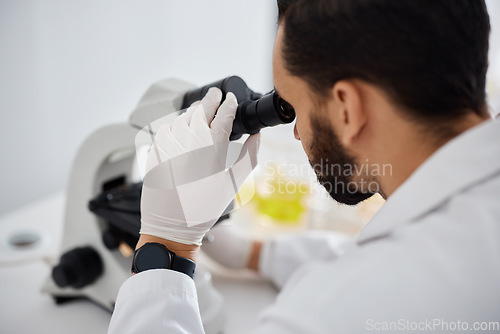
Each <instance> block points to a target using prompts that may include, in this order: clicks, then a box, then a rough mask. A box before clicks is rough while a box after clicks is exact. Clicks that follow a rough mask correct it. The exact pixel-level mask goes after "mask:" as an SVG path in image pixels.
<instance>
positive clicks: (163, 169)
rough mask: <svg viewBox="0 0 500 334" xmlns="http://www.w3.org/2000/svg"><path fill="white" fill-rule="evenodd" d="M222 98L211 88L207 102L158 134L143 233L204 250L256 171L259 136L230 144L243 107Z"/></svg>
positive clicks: (151, 155)
mask: <svg viewBox="0 0 500 334" xmlns="http://www.w3.org/2000/svg"><path fill="white" fill-rule="evenodd" d="M221 98H222V93H221V91H220V90H219V89H217V88H211V89H210V90H209V91H208V93H207V95H206V96H205V97H204V98H203V99H202V101H201V103H197V104H193V105H192V106H191V107H190V108H188V110H187V111H186V112H185V113H184V114H182V115H180V116H178V117H177V118H176V119H175V121H174V122H173V124H171V125H170V124H168V125H167V124H165V125H162V126H160V128H159V129H158V131H157V133H156V135H155V138H154V139H155V140H154V143H153V145H152V147H151V149H150V151H149V154H148V162H147V166H146V175H145V177H144V183H143V188H142V198H141V232H140V233H141V234H148V235H153V236H156V237H159V238H163V239H168V240H172V241H176V242H180V243H184V244H195V245H201V240H202V239H203V236H204V235H205V233H206V232H207V231H208V230H209V229H210V228H211V227H212V226H213V224H214V223H215V222H216V221H217V219H218V218H219V217H220V216H221V214H222V213H223V212H224V210H225V209H226V207H227V206H228V205H229V204H230V203H231V200H232V199H233V198H234V196H235V195H236V193H237V192H238V189H239V188H240V186H241V185H242V184H243V182H244V181H245V179H246V178H247V176H248V175H249V174H250V173H251V171H252V170H253V168H254V167H255V166H256V164H257V152H258V148H259V142H260V136H259V134H256V135H252V136H250V137H249V138H248V139H247V140H246V142H245V143H244V145H243V147H241V145H239V144H238V143H230V141H229V135H230V134H231V130H232V124H233V121H234V117H235V113H236V109H237V106H238V103H237V101H236V97H235V96H234V94H232V93H228V94H227V95H226V99H225V101H224V103H222V105H221V106H220V107H219V104H220V100H221ZM218 107H219V108H218ZM217 108H218V109H217ZM216 113H217V115H215V114H216ZM214 116H215V118H214ZM238 145H239V146H238ZM235 147H237V148H238V150H237V152H236V153H237V156H238V158H237V159H236V161H234V158H232V157H231V153H233V155H234V153H235Z"/></svg>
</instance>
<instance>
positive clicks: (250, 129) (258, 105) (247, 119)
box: [182, 76, 295, 140]
mask: <svg viewBox="0 0 500 334" xmlns="http://www.w3.org/2000/svg"><path fill="white" fill-rule="evenodd" d="M210 87H218V88H219V89H220V90H221V91H222V93H223V97H222V99H223V100H224V99H225V96H226V94H227V93H228V92H232V93H233V94H234V95H235V96H236V98H237V100H238V103H239V104H238V109H237V110H236V116H235V119H234V123H233V129H232V132H231V136H230V139H231V140H236V139H238V138H240V137H241V136H242V135H243V134H245V133H247V134H254V133H257V132H259V131H260V130H261V129H262V128H265V127H269V126H275V125H279V124H287V123H291V122H293V120H294V119H295V110H294V109H293V107H292V106H291V105H290V104H289V103H288V102H286V101H285V100H283V99H282V98H281V97H280V96H279V95H278V93H276V92H275V91H274V90H273V91H271V92H270V93H268V94H266V95H264V96H262V95H260V94H257V93H255V92H253V91H252V90H251V89H249V88H248V86H247V85H246V83H245V82H244V81H243V80H242V79H241V78H240V77H236V76H233V77H228V78H226V79H223V80H220V81H217V82H214V83H212V84H208V85H206V86H203V87H200V88H197V89H194V90H192V91H189V92H187V93H186V94H185V95H184V101H183V105H182V108H183V109H184V108H187V107H189V106H190V105H191V104H192V103H193V102H195V101H197V100H201V99H202V98H203V96H205V94H206V93H207V91H208V89H209V88H210Z"/></svg>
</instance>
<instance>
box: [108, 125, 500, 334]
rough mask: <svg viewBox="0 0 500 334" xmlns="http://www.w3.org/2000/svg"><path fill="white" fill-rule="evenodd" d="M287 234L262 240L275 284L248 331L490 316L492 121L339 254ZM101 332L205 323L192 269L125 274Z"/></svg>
mask: <svg viewBox="0 0 500 334" xmlns="http://www.w3.org/2000/svg"><path fill="white" fill-rule="evenodd" d="M332 219H335V217H332ZM306 239H307V238H306ZM297 240H300V241H297ZM297 240H294V239H293V238H279V239H276V240H274V241H272V242H269V243H267V244H266V245H265V247H264V248H263V252H262V254H261V266H262V268H261V269H262V274H263V275H264V276H266V277H268V278H270V279H272V280H273V281H274V282H275V283H276V284H277V285H278V286H281V285H284V286H283V289H282V290H281V292H280V294H279V296H278V297H277V299H276V301H275V303H274V304H273V305H271V306H270V307H268V308H267V309H265V310H263V311H262V313H261V314H260V316H259V317H258V319H256V326H255V328H254V331H253V332H254V333H258V334H264V333H266V334H280V333H307V334H313V333H342V334H345V333H359V332H366V331H371V332H384V329H388V330H386V331H385V332H397V331H404V330H405V331H406V332H411V330H412V328H413V332H419V333H423V332H440V331H443V330H444V331H446V329H447V328H448V330H450V329H453V326H455V328H456V326H466V325H467V326H468V328H469V329H471V328H473V326H485V325H484V323H481V322H500V122H498V121H497V122H494V121H489V122H486V123H484V124H482V125H479V126H476V127H474V128H473V129H471V130H469V131H467V132H466V133H464V134H462V135H460V136H459V137H457V138H455V139H453V140H452V141H450V142H448V143H447V144H446V145H445V146H443V147H442V148H440V149H439V150H438V151H437V152H436V153H435V154H433V155H432V156H431V157H430V158H429V159H428V160H427V161H425V162H424V163H423V164H422V165H421V166H420V167H419V168H418V169H417V170H416V171H415V172H414V173H413V174H412V175H411V177H410V178H409V179H408V180H407V181H406V182H405V183H404V184H403V185H401V186H400V187H399V188H398V189H397V190H396V191H395V192H394V194H393V195H392V196H391V197H390V198H389V199H388V200H387V202H386V203H385V205H384V206H383V208H382V209H381V210H380V212H379V213H378V214H377V215H376V216H375V217H374V218H373V219H372V221H371V222H370V223H368V224H367V226H366V227H365V228H364V229H363V230H362V231H361V233H360V235H359V237H358V239H357V241H356V242H355V243H353V244H352V246H351V247H349V248H348V249H347V251H346V252H345V253H344V254H343V255H342V256H340V257H338V256H337V250H336V249H335V248H334V247H331V248H329V247H328V242H310V240H309V241H308V240H305V239H304V238H303V239H300V237H299V239H297ZM304 240H305V241H304ZM294 254H301V256H300V255H299V256H298V257H295V255H294ZM297 258H298V259H299V260H297ZM301 262H302V263H301ZM301 264H302V265H301ZM292 272H293V274H292V275H291V273H292ZM476 322H477V323H476ZM439 323H440V325H439ZM494 325H495V324H490V326H494ZM391 326H392V327H391ZM431 326H434V327H431ZM446 326H448V327H446ZM462 329H463V328H462ZM457 332H461V331H457ZM475 332H478V331H475ZM109 333H120V334H126V333H203V329H202V324H201V320H200V314H199V311H198V305H197V299H196V290H195V286H194V283H193V281H192V280H191V279H190V278H189V277H187V276H186V275H184V274H181V273H177V272H174V271H170V270H153V271H147V272H144V273H141V274H138V275H135V276H134V277H131V278H129V279H128V280H127V281H126V282H125V283H124V284H123V286H122V287H121V289H120V292H119V295H118V299H117V302H116V308H115V312H114V314H113V317H112V320H111V324H110V327H109Z"/></svg>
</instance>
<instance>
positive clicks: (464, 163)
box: [110, 0, 500, 333]
mask: <svg viewBox="0 0 500 334" xmlns="http://www.w3.org/2000/svg"><path fill="white" fill-rule="evenodd" d="M278 6H279V9H280V16H279V28H278V33H277V36H276V43H275V49H274V55H273V71H274V73H273V74H274V83H275V87H276V90H277V92H278V93H279V94H280V96H281V97H282V98H283V99H284V100H286V101H288V103H290V104H291V106H292V107H293V108H294V109H295V112H296V114H297V121H296V126H295V130H294V132H295V137H296V138H297V139H298V140H300V141H301V143H302V146H303V148H304V151H305V152H306V154H307V155H308V157H309V160H310V161H311V165H312V166H313V167H314V169H315V171H316V173H317V174H318V179H319V181H320V183H322V184H324V185H325V187H327V189H329V190H330V193H331V196H332V197H333V198H334V199H335V200H337V201H339V202H342V203H346V204H351V205H352V204H356V203H359V202H360V201H362V200H364V199H366V198H368V197H370V196H371V195H372V194H373V193H374V192H379V193H380V194H381V195H382V196H383V197H385V198H386V199H387V202H386V204H385V205H384V207H383V208H382V209H381V211H380V212H379V213H378V214H377V215H376V217H375V218H373V219H372V221H371V222H369V223H368V224H367V226H366V227H365V228H364V229H363V230H362V231H361V233H360V235H359V236H358V238H357V240H356V243H355V244H354V245H352V246H351V247H350V248H349V249H348V250H347V251H346V252H345V254H344V255H342V256H340V257H339V258H338V259H334V258H335V257H336V255H335V250H333V249H332V250H331V251H330V250H326V251H325V250H324V249H323V248H321V247H320V246H318V245H317V244H316V243H315V242H307V240H305V241H304V239H302V240H299V241H294V240H290V239H288V240H281V241H280V240H275V241H271V242H269V243H266V244H264V245H259V244H258V243H254V245H253V249H252V250H251V254H250V255H248V251H247V252H246V253H245V252H244V254H246V255H245V256H242V257H241V259H243V260H245V261H247V262H248V265H249V266H250V267H253V268H258V269H259V270H260V271H261V272H262V273H263V274H264V275H265V276H267V277H270V278H272V279H273V280H274V281H275V282H277V283H278V285H280V286H283V289H282V290H281V292H280V295H279V297H278V298H277V300H276V302H275V303H274V305H272V306H271V307H269V308H268V309H266V310H265V311H264V312H263V313H262V314H261V315H260V317H259V319H258V322H257V323H256V327H255V329H254V332H255V333H358V332H365V331H376V332H381V331H389V332H396V331H402V332H409V331H418V332H440V331H453V330H458V331H466V330H471V331H478V330H479V329H484V328H485V327H484V326H485V325H486V326H490V327H488V328H489V330H497V331H498V330H500V329H499V328H498V327H495V326H498V322H499V321H500V289H498V282H500V204H499V196H500V195H499V194H500V144H499V142H500V124H498V122H494V121H492V120H491V118H490V116H489V113H488V111H487V104H486V100H485V76H486V71H487V54H488V36H489V30H490V27H489V18H488V14H487V11H486V6H485V4H484V2H483V1H481V0H462V1H436V0H420V1H401V0H315V1H311V0H302V1H300V0H299V1H294V2H291V4H290V1H278ZM220 98H221V95H220V92H218V91H216V90H211V91H210V92H209V93H208V94H207V96H206V97H205V98H204V99H203V100H202V101H201V103H200V104H198V105H196V106H193V107H192V109H191V110H190V111H189V112H188V113H187V114H188V115H187V116H184V118H183V119H181V120H179V121H178V122H176V123H177V124H174V125H173V126H172V128H171V129H166V130H165V131H166V132H168V135H164V136H163V139H158V138H157V141H159V142H160V148H162V149H161V150H159V151H161V152H164V153H162V154H165V157H164V158H161V159H160V158H159V157H158V158H156V160H155V159H154V158H152V160H153V162H152V163H150V164H151V166H152V167H151V171H155V170H156V171H159V172H156V175H155V177H153V178H149V180H148V175H149V173H148V175H147V176H146V178H145V188H144V190H143V203H142V230H141V238H140V241H139V244H138V245H137V249H141V248H142V247H144V245H148V243H150V244H149V245H150V246H151V245H155V243H159V244H161V245H165V246H166V248H168V249H169V250H170V251H172V252H174V253H176V254H177V255H176V256H178V257H181V258H184V260H186V259H191V260H193V261H196V254H197V252H198V250H199V244H200V243H201V239H202V237H203V235H205V233H206V232H207V231H208V230H209V229H210V227H211V226H212V224H213V223H214V221H215V216H216V214H217V213H221V212H222V211H221V210H223V209H224V207H225V205H226V204H227V199H222V198H223V197H224V193H223V192H221V190H220V189H217V188H218V187H209V186H208V185H210V184H213V183H210V182H208V181H207V182H208V183H207V187H206V188H203V189H202V190H200V191H201V192H202V193H203V194H204V196H206V198H210V199H209V201H210V205H202V207H203V208H202V209H200V210H201V211H203V212H206V215H205V216H204V217H206V218H205V219H203V218H201V216H203V214H202V215H201V216H199V215H198V216H196V218H192V219H191V218H189V217H194V216H192V215H191V214H190V212H187V211H189V210H188V209H186V208H185V207H183V209H182V210H179V212H183V215H182V214H180V215H177V216H175V217H173V216H172V214H171V213H170V212H169V211H168V210H167V209H165V208H164V206H165V204H164V203H167V202H168V203H171V201H170V199H171V198H182V196H183V195H182V194H180V193H181V190H179V189H177V190H175V191H177V193H176V196H177V197H175V196H173V195H172V194H173V191H174V190H171V191H170V192H169V191H166V190H165V189H162V188H161V187H160V186H158V187H156V186H155V184H156V183H157V182H161V178H162V175H163V177H164V178H165V177H167V176H165V175H174V176H173V177H174V178H175V170H176V168H174V163H173V162H172V163H171V164H163V163H161V161H164V160H168V161H171V159H173V158H175V157H177V156H179V155H182V154H185V153H186V152H189V151H190V150H192V149H195V150H200V149H202V148H204V147H207V145H212V146H213V147H216V149H214V154H213V156H216V157H217V158H214V159H213V165H217V161H219V160H220V158H219V157H218V153H219V152H221V151H223V152H224V149H218V148H217V147H221V146H224V144H227V142H228V135H229V133H230V130H231V126H230V123H231V122H230V120H231V119H232V118H233V117H234V112H235V109H236V101H235V99H234V96H231V95H230V94H228V97H227V98H226V100H225V102H224V103H223V104H222V105H221V106H220V107H219V109H218V111H217V107H218V104H219V102H220ZM216 111H217V116H215V118H214V115H215V112H216ZM200 124H204V125H203V126H201V125H200ZM179 129H184V131H179ZM188 132H189V133H190V134H189V136H188V135H186V134H187V133H188ZM175 133H178V135H177V136H176V135H175ZM207 134H211V137H210V136H209V135H207ZM183 136H187V139H185V138H184V137H183ZM181 137H182V138H181ZM200 138H206V142H205V143H202V140H200ZM194 142H196V143H197V144H192V143H194ZM207 143H208V144H207ZM161 145H163V146H161ZM169 147H177V148H176V150H177V151H175V152H173V153H168V152H166V151H167V150H168V149H169ZM257 147H258V138H257V137H256V136H250V137H249V139H248V140H247V142H246V144H245V147H244V149H243V150H242V154H241V155H240V159H239V160H238V161H237V162H236V163H235V164H234V165H233V166H232V167H231V168H230V170H231V173H232V174H231V179H232V180H233V184H234V185H235V186H238V185H240V184H241V182H242V181H241V180H242V179H244V177H245V176H246V175H247V174H248V173H249V168H244V167H242V166H243V164H242V161H247V162H249V164H250V165H251V166H254V165H255V156H256V152H257ZM165 152H166V153H165ZM169 159H170V160H169ZM326 159H328V161H329V163H331V164H333V163H335V164H340V165H341V166H344V167H345V168H348V167H349V166H351V167H352V166H357V165H360V164H362V163H364V162H366V161H369V162H370V164H369V166H372V167H371V168H373V170H370V173H366V174H363V175H362V176H353V177H349V176H346V175H348V173H342V171H337V172H333V173H332V172H331V171H332V170H333V171H335V169H331V168H329V167H330V166H329V165H328V164H325V163H324V162H325V161H327V160H326ZM172 161H173V160H172ZM210 163H212V160H210V161H209V164H210ZM383 164H390V165H391V166H392V169H391V170H392V173H391V174H390V175H384V174H380V173H375V168H376V167H374V166H382V165H383ZM165 166H166V167H165ZM156 167H158V168H156ZM250 169H251V168H250ZM220 170H221V169H220V168H219V169H217V168H215V169H213V171H214V174H217V175H219V176H218V178H217V180H218V181H217V182H219V181H220V180H226V179H229V176H228V175H227V173H226V172H223V171H222V172H219V171H220ZM225 173H226V174H225ZM201 178H202V176H200V177H199V179H201ZM206 179H210V177H207V178H204V180H206ZM221 182H225V181H221ZM346 185H348V186H347V187H346ZM208 188H210V190H207V189H208ZM182 191H184V190H182ZM226 192H227V191H226ZM189 194H190V195H192V196H199V195H198V194H196V193H195V192H191V193H189ZM207 194H212V195H211V196H207ZM217 198H220V200H218V199H217ZM177 203H180V204H179V205H180V206H181V207H182V199H180V200H178V201H177ZM169 210H170V209H169ZM191 210H194V211H196V210H195V209H191ZM201 211H197V212H198V213H199V212H201ZM219 211H220V212H219ZM188 216H189V217H188ZM182 217H184V219H181V218H182ZM332 219H334V217H332ZM189 226H191V227H189ZM214 233H217V232H214ZM261 246H262V248H261ZM233 247H234V248H237V247H236V246H233ZM143 249H144V248H143ZM321 249H322V250H321ZM320 250H321V251H320ZM226 253H227V252H226ZM299 253H300V254H303V255H302V257H301V259H300V261H298V262H297V261H296V263H294V264H291V262H289V264H290V265H289V266H288V267H287V268H284V267H283V265H282V263H283V262H286V261H289V259H286V254H299ZM235 254H236V253H235ZM304 254H305V255H304ZM283 257H284V259H283ZM241 259H240V262H241ZM134 261H135V260H134ZM224 261H226V262H228V263H230V262H231V261H232V260H231V259H229V260H228V259H227V255H226V259H225V260H224ZM174 262H175V260H174ZM185 263H186V266H185V267H184V268H177V269H175V268H173V269H174V270H171V269H157V270H140V268H139V269H138V270H136V271H137V272H140V273H139V274H137V275H135V276H133V277H131V278H130V279H129V280H128V281H127V282H125V283H124V285H123V286H122V288H121V290H120V293H119V296H118V300H117V303H116V309H115V313H114V315H113V319H112V321H111V325H110V332H116V333H118V332H119V333H135V332H158V333H159V332H168V333H173V332H182V333H201V332H203V329H202V325H201V320H200V315H199V312H198V305H197V301H196V291H195V287H194V284H193V282H192V281H191V278H190V277H188V275H189V274H190V270H192V268H193V267H192V266H189V264H190V263H191V262H189V261H188V262H185ZM240 264H241V263H240ZM240 264H236V265H234V266H238V265H240ZM285 267H286V266H285ZM153 268H155V267H154V266H153ZM156 268H158V267H156ZM186 268H188V269H186ZM290 268H291V269H290ZM136 269H137V268H136ZM145 269H149V268H145ZM179 271H181V272H180V273H179ZM292 272H293V274H292V275H290V277H288V274H290V273H292ZM186 273H187V274H188V275H186ZM305 302H306V303H307V308H305V307H304V303H305ZM491 326H493V327H491Z"/></svg>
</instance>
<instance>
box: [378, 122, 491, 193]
mask: <svg viewBox="0 0 500 334" xmlns="http://www.w3.org/2000/svg"><path fill="white" fill-rule="evenodd" d="M487 119H490V118H489V117H488V116H486V117H482V116H479V115H477V114H474V113H470V114H467V115H466V116H464V117H463V119H462V120H461V121H460V122H457V123H456V125H455V126H454V127H453V129H451V131H450V133H452V134H453V135H451V136H448V137H445V138H441V139H438V137H437V136H435V137H433V136H432V134H431V135H429V134H426V135H423V134H422V131H419V130H417V129H416V128H415V126H414V125H411V123H407V122H405V123H406V124H405V125H401V126H400V127H399V129H398V134H399V135H400V136H399V138H397V140H395V139H394V138H393V139H389V140H390V141H392V144H391V145H390V146H389V147H386V148H387V149H386V150H384V152H385V154H384V155H383V156H382V158H381V159H379V163H380V165H382V164H387V162H389V163H390V164H391V169H390V170H391V173H390V175H380V176H379V177H378V182H379V184H380V187H381V190H382V191H381V195H382V196H383V197H384V198H388V197H390V196H391V195H392V193H393V192H394V191H395V190H396V189H397V188H399V186H401V185H402V184H403V183H404V182H405V181H406V180H407V179H408V178H409V177H410V175H411V174H413V172H415V170H416V169H417V168H418V167H419V166H420V165H421V164H422V163H424V162H425V161H426V160H427V159H428V158H429V157H430V156H431V155H432V154H434V152H436V151H437V150H438V149H439V148H440V147H442V146H443V145H445V144H446V143H447V142H449V141H450V140H452V139H453V138H456V137H457V136H459V135H460V134H462V133H464V132H465V131H467V130H469V129H471V128H473V127H474V126H476V125H478V124H480V123H482V122H484V121H485V120H487Z"/></svg>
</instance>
